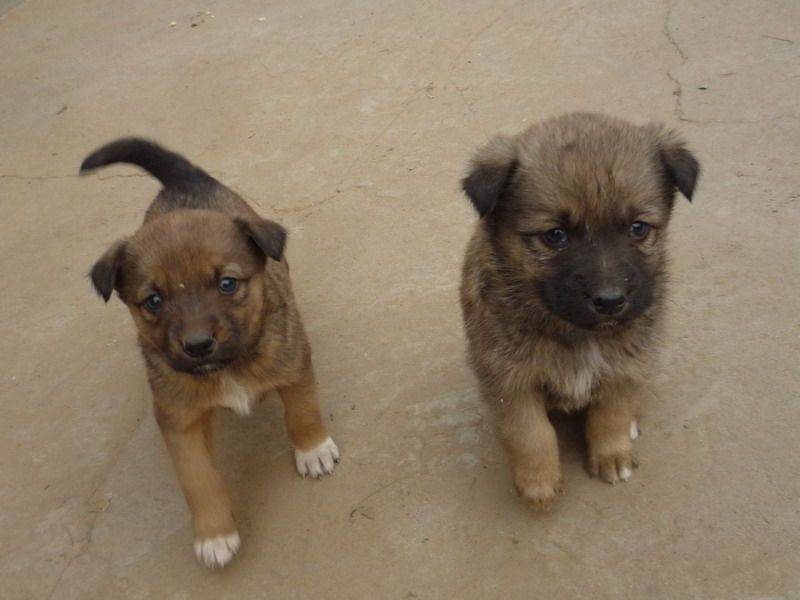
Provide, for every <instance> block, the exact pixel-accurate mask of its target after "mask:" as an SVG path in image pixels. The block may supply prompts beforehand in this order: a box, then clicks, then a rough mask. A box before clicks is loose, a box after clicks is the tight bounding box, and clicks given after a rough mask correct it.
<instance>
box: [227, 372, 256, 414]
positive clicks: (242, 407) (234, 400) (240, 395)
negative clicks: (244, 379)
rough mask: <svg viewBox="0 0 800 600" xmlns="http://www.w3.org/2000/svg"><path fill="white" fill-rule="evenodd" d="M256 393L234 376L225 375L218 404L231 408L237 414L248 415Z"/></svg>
mask: <svg viewBox="0 0 800 600" xmlns="http://www.w3.org/2000/svg"><path fill="white" fill-rule="evenodd" d="M254 399H255V398H254V395H253V393H252V392H250V390H248V389H247V388H246V387H245V386H243V385H242V384H241V383H239V382H238V381H236V380H235V379H234V378H233V377H231V376H229V375H225V377H224V378H223V380H222V385H221V386H220V399H219V402H218V406H224V407H226V408H230V409H231V410H233V411H234V412H235V413H236V414H238V415H242V416H246V415H249V414H250V411H251V410H252V408H253V401H254Z"/></svg>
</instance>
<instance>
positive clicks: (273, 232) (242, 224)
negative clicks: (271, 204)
mask: <svg viewBox="0 0 800 600" xmlns="http://www.w3.org/2000/svg"><path fill="white" fill-rule="evenodd" d="M234 222H235V223H236V226H237V227H238V228H239V229H240V230H241V231H242V233H244V235H245V236H247V238H248V239H249V240H250V241H251V242H253V244H255V245H256V247H258V249H259V250H261V252H263V253H264V256H268V257H270V258H272V259H273V260H277V261H279V260H280V259H281V257H282V256H283V248H284V246H285V245H286V236H287V234H286V230H285V229H284V228H283V227H282V226H281V225H278V224H277V223H276V222H275V221H270V220H268V219H257V218H254V219H234Z"/></svg>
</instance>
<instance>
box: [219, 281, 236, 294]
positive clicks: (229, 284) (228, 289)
mask: <svg viewBox="0 0 800 600" xmlns="http://www.w3.org/2000/svg"><path fill="white" fill-rule="evenodd" d="M218 287H219V291H220V293H222V294H225V295H226V296H230V295H231V294H233V293H234V292H235V291H236V288H238V287H239V282H238V281H236V280H235V279H234V278H233V277H223V278H222V279H220V280H219V286H218Z"/></svg>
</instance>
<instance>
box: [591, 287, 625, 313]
mask: <svg viewBox="0 0 800 600" xmlns="http://www.w3.org/2000/svg"><path fill="white" fill-rule="evenodd" d="M591 305H592V309H593V310H594V311H595V312H597V313H598V314H601V315H603V316H608V317H610V316H613V315H618V314H620V313H621V312H622V311H624V310H625V308H627V306H628V298H627V297H626V296H625V293H624V292H623V291H622V290H621V289H620V288H617V287H607V288H602V289H600V290H598V291H597V292H596V293H595V294H594V295H593V296H592V298H591Z"/></svg>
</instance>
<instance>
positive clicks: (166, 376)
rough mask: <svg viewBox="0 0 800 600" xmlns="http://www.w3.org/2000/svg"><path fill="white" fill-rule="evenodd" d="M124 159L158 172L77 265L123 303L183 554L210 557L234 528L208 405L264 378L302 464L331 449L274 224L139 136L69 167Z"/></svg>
mask: <svg viewBox="0 0 800 600" xmlns="http://www.w3.org/2000/svg"><path fill="white" fill-rule="evenodd" d="M119 162H124V163H132V164H135V165H138V166H140V167H142V168H143V169H145V170H147V171H148V172H150V173H151V174H152V175H154V176H155V177H156V178H158V179H159V180H160V181H161V182H162V183H163V185H164V189H162V190H161V192H160V193H159V194H158V196H156V198H155V200H154V201H153V203H152V204H151V205H150V208H149V209H148V211H147V214H146V216H145V219H144V224H143V225H142V227H141V228H140V229H139V230H138V231H137V232H136V233H135V234H133V235H132V236H131V237H129V238H127V239H123V240H120V241H118V242H116V243H115V244H113V245H112V246H111V248H110V249H109V250H108V251H107V252H106V253H105V254H104V255H103V257H102V258H100V260H99V261H98V262H97V263H96V264H95V265H94V267H93V268H92V271H91V278H92V283H93V284H94V287H95V289H96V290H97V292H98V294H100V295H101V296H102V297H103V299H104V300H106V301H108V299H109V298H110V296H111V293H112V292H113V291H114V290H116V291H117V294H118V295H119V297H120V299H121V300H122V301H123V302H124V303H125V304H126V305H127V306H128V308H129V309H130V312H131V315H132V316H133V320H134V322H135V323H136V327H137V328H138V332H139V345H140V347H141V350H142V354H143V355H144V359H145V363H146V365H147V376H148V379H149V381H150V386H151V388H152V390H153V399H154V404H155V415H156V420H157V421H158V425H159V427H160V428H161V432H162V434H163V435H164V440H165V441H166V444H167V448H168V449H169V452H170V454H171V455H172V460H173V463H174V465H175V470H176V471H177V474H178V479H179V481H180V484H181V487H182V488H183V493H184V495H185V496H186V501H187V503H188V504H189V508H190V510H191V512H192V520H193V525H194V532H195V543H194V547H195V553H196V554H197V558H198V559H199V560H200V561H202V562H203V563H205V564H206V565H207V566H209V567H215V566H220V567H221V566H224V565H225V564H227V563H228V561H230V560H231V558H233V555H234V554H235V553H236V551H237V550H238V548H239V534H238V532H237V531H236V525H235V523H234V520H233V516H232V514H231V502H230V499H229V497H228V494H227V492H226V491H225V487H224V484H223V481H222V477H221V476H220V474H219V473H218V472H217V470H216V469H215V468H214V465H213V462H212V443H211V437H212V436H211V419H212V415H213V412H214V410H215V409H216V408H221V407H225V408H230V409H233V410H234V411H236V412H237V413H239V414H242V415H245V414H248V413H249V412H250V409H251V406H252V405H253V403H254V402H255V401H256V400H258V399H259V398H260V397H262V396H264V395H265V394H266V393H267V392H268V391H270V390H277V391H278V393H279V394H280V397H281V399H282V400H283V405H284V409H285V418H286V428H287V429H288V431H289V437H290V438H291V441H292V444H293V446H294V451H295V462H296V466H297V470H298V471H299V473H300V474H301V475H303V476H305V475H311V476H312V477H319V476H321V475H323V474H325V473H332V472H333V469H334V463H335V462H337V461H338V458H339V450H338V449H337V447H336V444H335V443H334V442H333V440H332V439H331V438H330V437H329V436H328V434H327V432H326V431H325V426H324V425H323V424H322V419H321V418H320V410H319V405H318V403H317V391H316V384H315V380H314V372H313V368H312V364H311V349H310V347H309V344H308V340H307V339H306V334H305V332H304V330H303V324H302V322H301V320H300V313H299V312H298V310H297V306H296V305H295V301H294V297H293V295H292V288H291V284H290V280H289V267H288V265H287V263H286V259H285V258H283V247H284V243H285V240H286V232H285V230H284V229H283V227H281V226H280V225H278V224H277V223H274V222H272V221H268V220H265V219H262V218H260V217H259V216H258V215H257V214H256V213H255V212H254V211H253V210H252V209H251V208H250V207H249V206H248V205H247V203H246V202H245V201H244V200H242V198H240V197H239V196H238V195H237V194H235V193H234V192H232V191H231V190H229V189H228V188H226V187H225V186H224V185H222V184H221V183H219V182H218V181H216V180H215V179H214V178H212V177H211V176H210V175H208V174H206V173H205V172H203V171H201V170H200V169H198V168H197V167H195V166H193V165H192V164H190V163H189V162H188V161H187V160H186V159H184V158H183V157H181V156H178V155H177V154H173V153H172V152H169V151H167V150H165V149H164V148H161V147H159V146H157V145H156V144H153V143H151V142H147V141H145V140H140V139H122V140H118V141H116V142H112V143H111V144H108V145H106V146H104V147H102V148H100V149H99V150H97V151H95V152H94V153H92V154H91V155H90V156H89V157H87V158H86V160H85V161H84V162H83V164H82V165H81V173H82V174H83V173H86V172H87V171H89V170H92V169H95V168H98V167H102V166H104V165H109V164H112V163H119Z"/></svg>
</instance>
